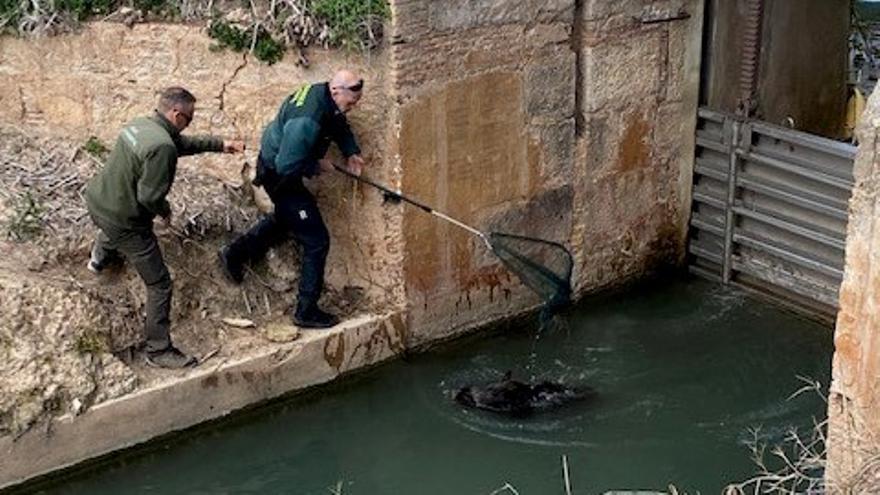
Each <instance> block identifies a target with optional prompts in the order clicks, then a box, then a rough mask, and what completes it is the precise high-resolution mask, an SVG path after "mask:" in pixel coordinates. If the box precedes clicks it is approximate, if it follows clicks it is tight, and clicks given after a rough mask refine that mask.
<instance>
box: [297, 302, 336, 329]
mask: <svg viewBox="0 0 880 495" xmlns="http://www.w3.org/2000/svg"><path fill="white" fill-rule="evenodd" d="M293 322H294V323H295V324H296V326H298V327H302V328H330V327H332V326H336V325H337V324H339V318H337V317H336V316H334V315H331V314H330V313H327V312H325V311H322V310H321V309H320V308H319V307H318V305H317V304H315V303H305V304H299V305H298V306H297V308H296V313H294V315H293Z"/></svg>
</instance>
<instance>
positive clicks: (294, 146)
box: [220, 70, 364, 328]
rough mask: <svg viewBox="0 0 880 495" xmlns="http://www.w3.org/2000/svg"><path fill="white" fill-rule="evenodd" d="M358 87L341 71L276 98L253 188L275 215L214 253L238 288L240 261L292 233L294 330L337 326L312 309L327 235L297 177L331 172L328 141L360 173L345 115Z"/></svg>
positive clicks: (334, 320)
mask: <svg viewBox="0 0 880 495" xmlns="http://www.w3.org/2000/svg"><path fill="white" fill-rule="evenodd" d="M363 87H364V81H363V79H360V78H358V77H357V76H355V75H354V73H352V72H350V71H347V70H341V71H339V72H337V73H336V75H334V76H333V79H331V80H330V81H329V82H323V83H317V84H309V85H306V86H303V87H301V88H299V89H298V90H297V91H295V92H293V93H292V94H290V95H288V96H287V98H285V99H284V101H283V102H282V103H281V108H279V110H278V114H277V115H276V116H275V119H274V120H273V121H272V122H270V123H269V125H268V126H267V127H266V129H265V130H264V131H263V138H262V141H261V143H260V154H259V157H258V158H257V180H256V181H255V182H254V183H255V184H258V185H262V186H263V187H264V188H265V189H266V192H267V193H268V194H269V197H270V198H271V199H272V202H273V203H274V205H275V211H274V213H273V214H272V215H267V216H265V217H264V218H263V219H262V220H260V222H259V223H257V224H256V225H254V226H253V227H252V228H251V229H250V230H249V231H248V232H247V233H245V234H244V235H242V236H240V237H238V238H237V239H235V241H233V242H232V244H230V245H229V246H228V247H225V248H223V249H222V250H221V251H220V263H221V267H222V268H223V271H224V273H225V275H226V277H227V278H228V279H229V280H230V281H232V282H233V283H236V284H238V283H241V281H242V279H243V277H244V271H243V269H244V264H245V263H247V262H255V261H257V260H259V259H261V258H262V257H263V256H264V255H265V254H266V251H267V250H268V249H269V248H270V247H271V246H273V245H275V244H277V243H279V242H280V241H282V240H284V239H285V238H286V237H287V236H288V235H293V237H294V239H295V240H296V241H297V243H299V244H300V246H302V249H303V259H302V269H301V271H300V280H299V293H298V294H297V305H296V312H295V313H294V316H293V321H294V323H296V324H297V325H299V326H301V327H306V328H327V327H332V326H333V325H335V324H337V323H338V321H339V320H338V319H337V318H336V317H335V316H334V315H331V314H329V313H326V312H324V311H323V310H321V309H320V308H319V307H318V299H319V298H320V297H321V291H322V289H323V285H324V266H325V263H326V260H327V253H328V252H329V250H330V235H329V233H328V232H327V227H326V225H324V220H323V219H322V218H321V213H320V211H318V205H317V203H316V202H315V198H314V197H313V196H312V194H311V193H309V191H308V190H307V189H306V187H305V186H304V185H303V178H304V177H305V178H312V177H315V176H317V175H318V174H320V173H321V172H324V171H330V170H333V164H332V163H331V162H330V161H329V160H327V159H325V158H324V155H325V154H326V153H327V150H328V148H329V147H330V142H331V141H333V142H335V143H336V145H337V146H338V147H339V150H340V151H341V152H342V154H343V155H344V156H345V157H346V159H347V168H348V169H349V170H350V171H351V172H353V173H356V174H360V172H361V168H362V167H363V165H364V161H363V159H362V158H361V156H360V153H361V150H360V148H358V145H357V142H356V141H355V139H354V136H353V135H352V132H351V129H350V128H349V126H348V121H347V120H346V118H345V114H346V113H348V111H349V110H351V109H352V108H354V107H355V105H357V103H358V101H359V100H360V98H361V92H362V91H363Z"/></svg>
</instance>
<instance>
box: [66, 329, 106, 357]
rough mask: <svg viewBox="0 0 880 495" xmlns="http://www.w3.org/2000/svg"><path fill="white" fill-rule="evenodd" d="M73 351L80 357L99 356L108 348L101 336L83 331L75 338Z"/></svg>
mask: <svg viewBox="0 0 880 495" xmlns="http://www.w3.org/2000/svg"><path fill="white" fill-rule="evenodd" d="M74 349H76V352H77V354H80V355H84V354H101V353H103V352H106V351H107V349H108V346H107V343H106V342H105V340H104V339H103V338H102V337H101V336H99V335H97V334H96V333H94V332H91V331H85V332H83V333H81V334H79V335H77V336H76V341H75V342H74Z"/></svg>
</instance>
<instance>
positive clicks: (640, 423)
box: [42, 280, 832, 495]
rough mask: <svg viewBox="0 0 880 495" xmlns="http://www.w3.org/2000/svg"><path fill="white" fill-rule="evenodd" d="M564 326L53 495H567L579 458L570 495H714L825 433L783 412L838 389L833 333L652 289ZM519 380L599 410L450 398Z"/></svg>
mask: <svg viewBox="0 0 880 495" xmlns="http://www.w3.org/2000/svg"><path fill="white" fill-rule="evenodd" d="M566 320H567V323H568V328H564V327H562V328H555V329H553V330H550V331H546V332H544V333H542V334H541V336H540V338H539V339H537V340H536V339H535V335H536V332H535V328H534V327H531V326H528V325H521V326H518V327H514V328H509V329H506V330H505V331H504V332H501V333H498V334H496V335H490V336H485V338H483V339H481V340H469V341H466V342H459V343H458V344H456V345H453V346H450V347H449V348H446V349H443V350H439V351H437V352H434V353H432V354H428V355H420V356H416V357H414V358H412V359H411V360H409V361H406V362H404V361H398V362H395V363H392V364H389V365H386V366H382V367H380V368H379V369H376V370H373V371H370V372H367V373H364V374H360V375H356V376H354V377H351V378H347V379H345V380H343V381H342V383H339V384H335V385H331V386H329V387H325V388H323V389H321V390H319V391H316V392H313V393H308V394H306V395H301V396H298V397H294V398H291V399H288V400H286V401H283V402H281V403H276V404H274V405H272V406H270V407H268V408H265V409H262V410H261V411H259V412H256V413H252V414H249V415H247V417H244V418H238V419H236V420H233V421H232V422H225V423H222V424H219V425H215V426H212V427H209V428H207V429H203V430H201V431H198V432H196V433H195V434H192V435H188V436H185V437H183V438H177V439H172V440H168V441H167V442H164V443H162V444H160V445H158V446H157V448H154V449H153V450H152V451H150V452H147V453H143V454H140V455H135V456H128V457H126V458H125V459H124V460H121V461H117V462H116V463H115V464H114V463H111V464H109V465H105V466H103V467H102V468H100V469H98V470H96V471H92V472H90V473H86V474H82V475H80V476H79V477H76V478H72V479H67V480H64V481H61V482H59V483H58V484H56V485H54V486H52V487H49V488H43V491H42V493H53V494H54V493H58V494H119V493H126V494H132V493H151V494H152V493H157V494H176V493H181V494H182V493H186V494H226V493H229V494H231V493H255V494H256V493H260V494H262V493H279V494H280V493H284V494H324V495H326V494H330V493H337V492H338V491H337V488H339V487H341V493H344V494H485V495H488V494H489V493H491V492H492V491H493V490H496V489H498V488H501V487H502V486H503V485H504V484H505V483H510V485H512V486H513V487H515V489H516V490H517V491H518V492H519V493H520V494H522V495H527V494H563V493H564V489H563V475H562V467H561V456H562V455H563V454H564V455H567V457H568V462H569V466H570V474H571V484H572V487H573V493H578V494H594V493H602V492H603V491H605V490H611V489H658V490H661V489H664V488H666V486H667V485H668V484H669V483H674V484H675V485H676V486H677V487H678V488H679V489H680V490H687V491H688V492H689V493H695V492H696V491H700V492H702V493H703V494H714V493H720V491H721V488H722V487H723V486H724V485H725V484H726V483H728V482H730V481H735V480H742V479H745V478H747V477H748V476H749V475H750V474H751V473H752V472H753V467H752V465H751V461H750V460H749V454H748V451H747V449H746V447H745V441H746V440H748V439H749V438H750V435H749V433H748V428H749V427H755V426H762V432H763V433H762V434H763V435H764V436H765V437H766V439H767V440H769V441H771V442H772V441H774V440H780V439H781V438H782V436H783V434H784V432H785V430H786V429H787V428H788V427H789V426H800V427H806V426H808V425H810V424H811V421H812V418H813V417H814V416H815V417H822V416H824V405H823V403H822V401H821V399H820V398H819V397H818V396H816V395H809V394H805V395H801V396H799V397H797V398H796V399H794V400H790V401H787V400H786V398H787V397H788V396H789V395H790V394H791V393H792V392H794V391H795V390H797V389H798V388H800V386H801V385H802V383H801V382H799V381H798V379H797V378H796V375H803V376H808V377H812V378H815V379H817V380H819V381H821V382H822V383H824V384H826V385H827V383H828V380H829V374H830V359H831V352H832V344H831V337H832V335H831V330H830V329H827V328H824V327H822V326H820V325H817V324H814V323H811V322H809V321H806V320H803V319H800V318H798V317H795V316H792V315H791V314H789V313H786V312H783V311H780V310H778V309H776V308H774V307H772V306H768V305H765V304H763V303H761V302H758V301H755V300H754V299H750V298H748V297H746V296H744V295H743V294H741V293H739V292H736V291H734V290H732V289H727V288H722V287H720V286H716V285H712V284H708V283H705V282H701V281H696V280H675V281H666V282H665V283H663V284H660V283H653V284H649V285H644V286H642V287H640V288H637V289H635V290H629V291H625V292H620V293H615V294H610V295H605V296H601V297H595V298H590V299H589V300H587V301H585V302H583V303H582V304H581V305H579V307H577V308H576V309H574V310H572V311H571V312H570V314H568V315H567V316H566ZM508 369H510V370H513V371H514V374H515V376H517V375H518V377H519V378H525V377H529V376H535V377H538V378H549V379H554V380H561V381H563V382H564V383H566V384H568V385H578V384H583V385H590V386H592V387H593V388H595V389H597V390H598V391H599V394H600V399H599V400H598V401H597V402H595V403H579V404H573V405H571V406H570V407H567V408H565V409H561V410H557V411H552V412H550V413H547V414H542V415H536V416H533V417H529V418H519V419H509V418H504V417H498V416H495V415H492V414H491V413H483V412H480V411H472V410H464V409H462V407H460V406H458V405H457V404H455V403H454V402H453V401H452V400H451V399H450V395H451V393H452V392H453V391H454V390H455V389H456V388H457V387H459V386H461V385H463V384H466V383H471V382H479V381H484V380H490V379H493V378H496V377H497V376H499V375H500V374H501V373H503V372H504V371H505V370H508ZM169 407H173V405H169ZM503 493H512V492H510V491H505V492H503Z"/></svg>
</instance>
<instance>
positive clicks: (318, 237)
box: [228, 160, 330, 307]
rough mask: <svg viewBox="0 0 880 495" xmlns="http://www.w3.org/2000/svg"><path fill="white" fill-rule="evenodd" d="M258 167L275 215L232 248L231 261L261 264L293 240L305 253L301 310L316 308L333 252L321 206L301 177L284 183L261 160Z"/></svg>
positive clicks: (300, 284)
mask: <svg viewBox="0 0 880 495" xmlns="http://www.w3.org/2000/svg"><path fill="white" fill-rule="evenodd" d="M257 166H258V167H260V169H261V170H260V172H259V177H260V182H261V183H262V185H263V186H264V187H265V189H266V192H267V193H269V197H270V198H271V199H272V202H273V203H274V204H275V212H274V213H272V214H270V215H265V216H264V217H263V218H262V219H260V221H259V222H257V223H256V225H254V226H253V227H251V228H250V230H248V231H247V232H246V233H245V234H243V235H241V236H239V237H238V238H236V239H235V240H234V241H233V242H232V244H230V245H229V253H228V254H229V257H230V261H232V262H234V263H247V262H256V261H259V260H260V259H262V258H263V257H264V256H265V255H266V252H267V251H268V250H269V248H270V247H273V246H275V245H278V244H280V243H281V242H283V241H285V240H286V239H288V238H290V237H293V239H294V240H295V241H296V242H297V243H298V244H299V245H300V247H302V252H303V257H302V269H301V270H300V279H299V293H298V295H297V298H298V306H299V307H305V306H308V305H311V304H315V303H317V302H318V299H319V298H320V297H321V291H322V290H323V288H324V267H325V265H326V263H327V253H328V252H329V251H330V233H329V232H328V231H327V226H326V225H325V224H324V219H323V218H321V212H320V211H318V204H317V202H315V198H314V196H312V194H311V193H310V192H309V191H308V189H306V188H305V186H303V184H302V179H300V178H299V177H293V178H288V179H286V180H285V179H282V178H281V177H279V176H277V175H276V174H275V173H274V172H273V171H272V170H271V169H267V168H266V167H265V165H264V164H263V162H262V160H258V165H257Z"/></svg>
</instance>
